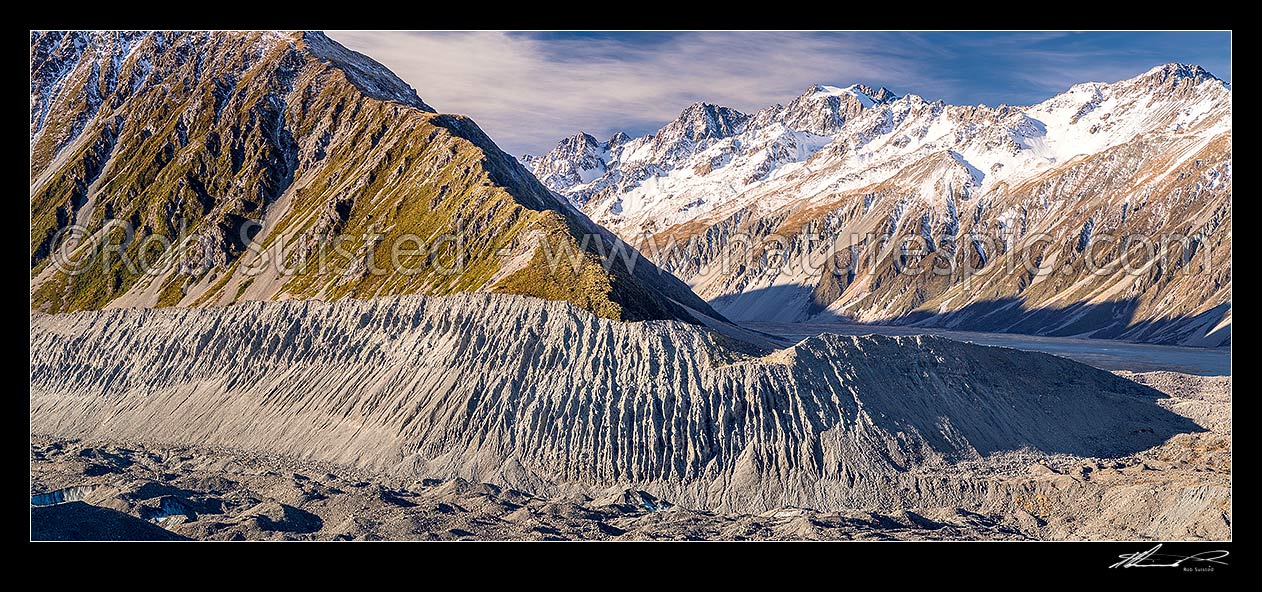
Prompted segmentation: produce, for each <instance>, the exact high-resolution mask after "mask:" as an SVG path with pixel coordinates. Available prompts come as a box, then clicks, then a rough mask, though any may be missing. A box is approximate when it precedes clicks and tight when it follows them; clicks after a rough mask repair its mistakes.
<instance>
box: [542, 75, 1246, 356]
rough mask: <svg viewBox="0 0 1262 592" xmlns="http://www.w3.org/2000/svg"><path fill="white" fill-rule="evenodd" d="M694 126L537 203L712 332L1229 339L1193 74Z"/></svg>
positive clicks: (1217, 117) (849, 103)
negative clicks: (614, 236) (703, 312)
mask: <svg viewBox="0 0 1262 592" xmlns="http://www.w3.org/2000/svg"><path fill="white" fill-rule="evenodd" d="M706 108H707V109H709V110H711V111H715V110H721V109H722V108H719V107H713V106H707V107H706ZM700 115H701V110H700V109H699V107H698V106H696V105H694V106H693V107H689V109H688V110H686V111H685V112H684V114H683V115H681V116H680V118H679V119H678V120H676V121H675V122H672V123H670V124H668V125H667V126H666V127H664V128H663V129H662V131H660V132H658V133H657V134H654V135H651V136H646V137H644V138H636V139H633V140H630V141H626V142H623V143H622V146H623V148H622V149H621V150H620V151H610V152H609V156H608V157H606V158H605V159H604V161H603V162H602V164H601V167H597V170H599V169H600V168H603V169H604V170H605V172H604V173H603V174H602V175H600V176H596V177H595V178H591V179H590V180H588V178H586V177H582V176H580V177H578V178H577V181H578V182H576V183H568V184H567V183H562V184H559V185H558V184H555V183H554V184H553V185H552V189H553V190H555V191H558V192H560V193H562V194H563V195H566V196H567V197H569V198H570V199H571V200H572V201H573V202H574V203H576V204H581V205H582V207H583V208H584V210H585V211H586V212H587V213H588V214H589V215H591V217H592V218H593V219H594V220H596V221H597V222H600V223H602V224H604V225H606V226H607V227H609V228H612V229H614V230H615V231H616V232H617V233H619V234H620V235H621V236H622V237H623V238H624V239H626V240H627V241H628V242H631V243H633V244H636V245H637V246H638V247H640V248H641V250H642V251H643V252H644V253H646V254H647V255H649V256H650V257H651V258H653V259H654V260H655V261H656V262H657V263H658V264H659V265H662V266H663V267H665V268H666V269H668V270H670V271H672V272H673V273H675V274H676V275H678V276H679V277H680V278H682V279H684V280H685V281H687V282H688V283H689V284H690V285H691V286H692V287H693V289H694V290H695V291H696V292H697V293H698V294H699V295H700V296H702V297H703V298H706V299H707V300H709V301H710V302H711V304H713V305H714V306H715V307H716V308H717V309H718V310H719V311H720V312H723V313H724V314H725V315H727V316H728V317H730V318H733V319H738V320H761V321H800V320H807V319H814V320H821V319H830V318H845V319H850V320H857V321H861V322H894V323H920V324H928V325H935V326H947V327H955V328H968V329H978V330H989V331H1014V332H1025V333H1036V334H1051V335H1088V336H1093V337H1110V338H1122V339H1135V340H1144V341H1153V342H1162V343H1182V344H1188V345H1206V346H1214V345H1220V344H1224V343H1229V342H1230V336H1231V303H1230V289H1231V89H1230V87H1229V86H1228V85H1227V84H1226V83H1224V82H1222V81H1221V80H1218V79H1217V78H1214V77H1213V75H1211V74H1210V73H1209V72H1206V71H1205V70H1203V69H1201V68H1199V67H1197V66H1188V65H1182V64H1167V65H1164V66H1159V67H1157V68H1153V69H1152V70H1150V71H1148V72H1146V73H1144V74H1142V75H1140V76H1137V77H1135V78H1132V79H1129V80H1123V81H1120V82H1117V83H1113V84H1102V83H1086V84H1079V85H1076V86H1074V87H1073V88H1071V89H1070V90H1069V91H1068V92H1066V93H1064V94H1061V95H1058V96H1056V97H1053V98H1051V99H1049V100H1047V101H1045V102H1043V103H1040V104H1038V105H1034V106H1030V107H1009V106H1000V107H997V108H990V107H985V106H977V107H961V106H953V105H947V104H944V103H943V102H941V101H937V102H930V101H926V100H924V99H922V98H921V97H919V96H916V95H907V96H903V97H898V96H895V95H893V94H892V93H890V92H889V91H887V90H885V89H880V90H877V91H874V90H872V89H871V88H869V87H864V86H858V85H856V86H852V87H849V88H844V89H843V88H838V87H829V86H823V85H817V86H814V87H811V88H808V89H807V90H806V92H804V93H803V94H802V95H801V96H800V97H798V98H797V99H795V100H794V101H793V102H791V103H790V104H789V105H788V106H787V107H781V106H775V107H770V108H768V109H764V110H763V111H760V112H759V113H758V114H755V115H753V116H748V117H746V116H744V115H742V114H735V115H731V116H729V117H727V118H725V119H724V121H725V122H727V123H728V125H720V124H719V123H718V122H717V121H715V120H714V119H713V118H705V117H701V116H700ZM698 126H700V127H703V128H704V129H705V130H706V132H707V133H706V134H704V137H705V138H706V140H704V141H698V142H692V143H689V144H682V145H680V144H672V146H673V149H672V150H668V151H657V150H655V149H654V148H653V147H655V146H657V145H658V144H659V143H661V142H662V140H661V138H663V137H667V136H670V137H674V135H675V134H676V132H675V130H678V129H681V128H683V129H693V128H695V127H698ZM563 156H564V155H563V154H560V153H557V152H556V151H554V152H553V153H550V155H549V157H545V158H542V159H538V160H535V161H532V164H533V165H534V167H535V170H536V171H540V170H543V167H547V168H548V169H549V170H554V169H560V168H564V166H565V165H564V164H562V163H559V162H556V160H555V158H554V157H563ZM573 180H574V179H570V181H573ZM1126 237H1130V238H1129V239H1127V238H1126ZM1124 245H1125V246H1124ZM1128 249H1129V250H1128ZM1124 253H1125V254H1124ZM786 262H787V263H786ZM934 266H936V267H938V268H939V269H942V270H944V272H943V273H932V272H930V271H928V270H929V269H931V268H932V267H934ZM916 270H920V271H919V272H917V271H916Z"/></svg>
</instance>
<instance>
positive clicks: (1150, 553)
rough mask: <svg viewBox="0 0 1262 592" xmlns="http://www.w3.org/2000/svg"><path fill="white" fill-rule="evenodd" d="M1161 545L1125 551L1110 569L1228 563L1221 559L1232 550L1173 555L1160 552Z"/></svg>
mask: <svg viewBox="0 0 1262 592" xmlns="http://www.w3.org/2000/svg"><path fill="white" fill-rule="evenodd" d="M1160 549H1161V545H1160V544H1158V545H1157V546H1156V547H1153V548H1151V549H1149V550H1147V551H1142V552H1139V553H1124V554H1122V555H1118V557H1120V558H1121V559H1122V560H1121V561H1119V562H1117V563H1114V564H1113V565H1110V566H1109V569H1114V568H1118V567H1123V568H1125V567H1180V566H1182V565H1183V564H1184V563H1210V564H1217V565H1227V562H1226V561H1219V560H1220V559H1222V558H1224V557H1226V556H1227V555H1230V552H1228V551H1224V550H1221V549H1219V550H1215V551H1201V552H1200V553H1197V554H1195V555H1187V556H1182V555H1171V554H1169V553H1158V552H1157V551H1158V550H1160Z"/></svg>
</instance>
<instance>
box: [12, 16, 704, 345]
mask: <svg viewBox="0 0 1262 592" xmlns="http://www.w3.org/2000/svg"><path fill="white" fill-rule="evenodd" d="M31 78H32V82H31V153H32V170H31V214H32V223H33V227H32V235H31V277H32V279H31V287H32V291H33V293H34V298H33V301H32V307H33V308H34V309H36V310H40V311H46V312H60V311H75V310H84V309H96V308H103V307H117V306H168V305H176V306H208V305H223V304H229V303H233V302H240V301H243V300H278V299H288V298H320V299H339V298H344V297H354V298H369V297H374V296H381V295H387V294H406V293H425V294H448V293H453V292H461V291H477V290H482V291H499V292H510V293H518V294H527V295H533V296H539V297H543V298H550V299H560V300H568V301H571V302H574V303H576V304H577V305H579V306H581V307H583V308H585V309H587V310H591V311H593V312H595V313H597V314H599V315H601V316H605V317H609V318H616V319H627V320H638V319H649V318H689V313H688V312H687V311H686V310H685V309H684V308H683V307H681V306H680V304H683V305H685V306H687V307H689V308H692V309H694V310H699V311H701V312H705V313H707V314H710V315H711V316H717V315H716V314H715V313H714V312H713V310H711V309H709V307H708V305H707V304H706V303H705V302H703V301H701V300H700V299H698V298H697V297H696V296H695V295H693V294H692V293H691V292H690V291H689V290H688V288H687V286H685V285H684V284H682V283H681V282H679V281H678V280H676V279H675V278H673V277H671V276H669V274H662V273H658V272H657V270H656V269H655V268H653V266H652V264H650V263H647V262H642V261H640V262H637V263H642V264H639V265H634V266H633V265H631V264H630V263H629V259H625V258H622V257H607V256H606V255H607V254H609V253H614V252H615V251H616V249H617V247H619V246H620V244H619V243H618V241H617V239H616V238H614V237H613V235H611V234H609V233H608V232H605V231H603V230H602V229H600V228H599V227H597V226H595V225H594V224H592V223H591V221H590V220H588V219H587V218H586V217H585V216H584V215H583V214H581V213H579V212H578V211H576V210H574V209H573V208H571V207H570V206H569V205H568V204H566V203H564V200H558V199H556V198H555V197H554V196H553V195H552V194H551V193H550V192H549V191H548V190H547V189H546V188H544V187H542V186H541V185H540V184H539V183H538V182H537V181H536V180H535V179H534V177H533V176H532V175H530V174H529V172H527V171H526V170H525V169H524V168H522V167H521V166H520V164H519V163H518V162H517V161H516V160H515V159H513V158H512V157H510V156H508V155H506V154H504V153H503V152H502V151H500V150H499V149H498V148H497V147H496V146H495V145H494V143H493V142H492V141H491V140H490V139H489V138H487V137H486V136H485V135H484V134H483V133H482V131H481V130H480V129H478V127H477V126H476V125H475V124H474V123H473V122H472V121H470V120H469V119H467V118H465V117H462V116H458V115H444V114H439V113H436V112H434V110H433V109H432V108H430V107H429V106H428V105H426V104H425V103H424V102H422V101H421V99H420V98H419V97H418V96H417V95H416V93H415V91H413V90H412V89H411V88H410V87H408V86H407V85H406V84H405V83H403V82H402V81H401V80H399V79H398V77H396V76H395V75H393V74H391V73H390V72H389V71H388V70H387V69H385V68H384V67H382V66H381V65H380V64H377V63H376V62H373V61H372V60H370V59H368V58H367V57H365V56H362V55H360V54H357V53H354V52H351V51H349V50H347V49H345V48H343V47H342V46H340V45H338V44H337V43H335V42H333V41H332V40H330V39H329V38H328V37H326V36H324V35H323V34H320V33H270V32H245V33H233V32H220V33H206V32H193V33H160V32H158V33H86V32H72V33H59V32H52V33H33V34H32V36H31ZM418 250H419V252H417V251H418ZM631 251H632V252H634V250H631ZM400 253H402V254H401V255H400ZM555 253H561V254H566V255H569V256H572V257H567V258H566V259H563V260H562V264H560V265H552V263H553V262H554V261H553V259H551V258H550V256H551V255H552V254H555ZM145 263H148V265H146V264H145Z"/></svg>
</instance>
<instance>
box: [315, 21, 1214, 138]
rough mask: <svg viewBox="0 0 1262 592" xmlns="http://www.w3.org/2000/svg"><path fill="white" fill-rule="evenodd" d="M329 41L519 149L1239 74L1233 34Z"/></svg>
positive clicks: (487, 35) (464, 35)
mask: <svg viewBox="0 0 1262 592" xmlns="http://www.w3.org/2000/svg"><path fill="white" fill-rule="evenodd" d="M329 34H330V36H332V37H333V38H335V39H337V40H338V41H340V42H341V43H343V44H344V45H346V46H348V47H350V48H352V49H355V50H357V51H360V52H363V53H365V54H368V55H369V56H372V57H373V58H375V59H376V60H378V61H380V62H382V63H383V64H385V65H386V66H388V67H390V68H391V69H392V70H394V71H395V73H397V74H398V75H399V76H400V77H402V78H403V79H404V80H406V81H408V82H409V83H410V84H412V85H413V86H414V87H416V89H417V92H418V93H419V94H420V95H421V97H422V98H423V99H425V101H426V102H428V103H429V104H431V105H433V106H434V107H435V108H437V109H439V110H440V111H446V112H454V113H465V114H468V115H470V116H472V117H473V118H474V119H475V120H476V121H477V122H478V124H479V125H481V126H482V128H483V129H485V130H486V131H487V133H488V134H490V135H491V137H492V138H494V139H495V140H496V142H498V143H499V144H500V146H501V147H503V148H504V149H506V150H508V151H509V152H512V153H515V154H521V153H523V152H540V151H544V150H547V149H548V148H549V147H550V146H551V145H552V144H554V143H555V142H556V140H557V139H559V138H560V137H562V136H565V135H568V134H570V133H573V132H574V131H577V130H584V131H587V132H588V133H591V134H593V135H597V136H601V137H603V136H608V135H609V134H611V133H613V132H614V131H617V130H623V131H626V132H628V133H630V134H632V135H638V134H642V133H646V132H650V131H652V130H654V129H656V128H657V127H659V126H660V125H662V124H663V123H665V122H666V121H669V120H670V119H673V118H674V117H676V116H677V115H678V114H679V112H680V110H682V109H683V108H684V107H686V106H687V105H688V104H690V103H692V102H694V101H698V100H704V101H708V102H714V103H719V104H723V105H728V106H731V107H735V108H737V109H741V110H744V111H754V110H757V109H760V108H762V107H765V106H767V105H770V104H774V103H783V102H786V101H788V100H791V99H792V98H793V97H794V96H796V95H797V94H798V93H799V92H801V91H802V89H804V88H806V87H807V86H808V85H810V84H814V83H817V82H827V83H834V84H850V83H854V82H866V83H869V84H874V85H884V86H887V87H889V88H891V89H892V90H894V91H895V92H899V93H907V92H914V93H916V94H920V95H922V96H925V97H926V98H929V99H938V98H942V99H944V100H947V101H948V102H952V103H962V104H976V103H981V102H984V103H987V104H997V103H1000V102H1006V103H1009V104H1022V103H1029V102H1036V101H1038V100H1041V99H1043V98H1046V97H1047V96H1049V95H1051V94H1054V93H1055V92H1058V91H1060V90H1064V89H1065V88H1067V87H1068V86H1069V85H1071V84H1073V83H1075V82H1082V81H1085V80H1097V79H1103V80H1116V79H1120V78H1125V77H1127V76H1132V75H1134V74H1137V73H1139V72H1142V71H1143V70H1145V69H1147V68H1149V67H1151V66H1153V65H1156V64H1158V63H1162V62H1165V61H1176V60H1177V61H1192V62H1200V63H1202V65H1205V66H1206V67H1208V68H1210V69H1211V70H1212V71H1215V72H1216V73H1218V75H1219V76H1222V77H1224V78H1228V79H1229V77H1230V53H1229V52H1230V50H1229V37H1228V36H1227V34H1225V33H1224V34H1216V35H1217V37H1216V38H1206V37H1205V36H1206V35H1215V34H1199V35H1200V36H1199V37H1197V38H1196V39H1195V41H1196V43H1182V44H1175V45H1174V46H1172V45H1171V44H1168V43H1167V44H1164V45H1163V44H1160V43H1158V39H1156V38H1146V37H1143V36H1142V35H1145V34H1140V35H1141V36H1139V37H1135V36H1133V35H1134V34H1125V33H1112V34H1110V33H1098V34H1089V33H1075V34H1071V33H1007V34H1003V33H803V32H756V33H724V32H698V33H595V34H576V33H511V32H488V31H475V32H361V31H331V32H330V33H329ZM1128 35H1130V36H1128ZM1146 35H1149V36H1153V35H1162V34H1146ZM1166 35H1175V34H1166ZM1184 41H1191V39H1190V38H1185V39H1184ZM1180 45H1181V47H1182V51H1180ZM1207 61H1208V62H1212V63H1205V62H1207ZM1215 68H1219V70H1215ZM1222 68H1226V70H1227V71H1226V72H1222V71H1221V69H1222Z"/></svg>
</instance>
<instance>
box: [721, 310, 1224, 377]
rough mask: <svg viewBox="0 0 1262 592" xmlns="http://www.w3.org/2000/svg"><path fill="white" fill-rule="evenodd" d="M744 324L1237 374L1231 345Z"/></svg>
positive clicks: (1109, 365)
mask: <svg viewBox="0 0 1262 592" xmlns="http://www.w3.org/2000/svg"><path fill="white" fill-rule="evenodd" d="M741 325H742V326H744V327H746V328H748V329H753V330H755V331H760V332H762V333H767V334H770V335H774V336H776V337H780V338H782V339H787V340H789V341H792V342H797V341H800V340H802V339H805V338H807V337H813V336H815V335H819V334H820V333H833V334H836V335H938V336H941V337H946V338H948V339H954V340H956V341H964V342H967V343H976V344H978V345H992V346H999V347H1010V348H1013V349H1020V350H1025V351H1036V352H1043V353H1045V354H1052V355H1056V356H1061V357H1063V358H1069V359H1071V360H1074V361H1076V362H1082V363H1083V364H1087V365H1090V366H1095V367H1096V368H1100V369H1102V370H1108V371H1111V372H1112V371H1118V370H1125V371H1129V372H1153V371H1161V370H1169V371H1176V372H1182V373H1187V374H1197V375H1201V376H1230V375H1231V346H1223V347H1184V346H1177V345H1155V344H1151V343H1134V342H1129V341H1117V340H1113V339H1088V338H1083V337H1049V336H1044V335H1025V334H1020V333H987V332H982V331H957V330H953V329H938V328H934V327H914V326H900V325H866V324H858V323H839V322H807V323H754V322H745V323H741Z"/></svg>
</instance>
